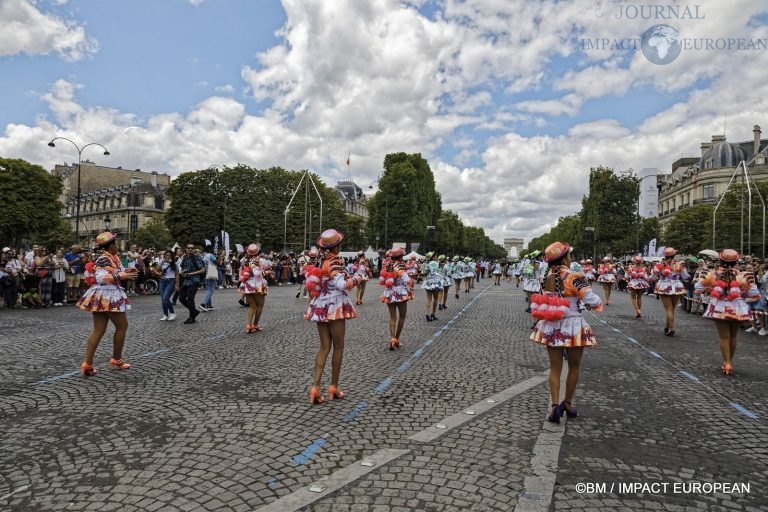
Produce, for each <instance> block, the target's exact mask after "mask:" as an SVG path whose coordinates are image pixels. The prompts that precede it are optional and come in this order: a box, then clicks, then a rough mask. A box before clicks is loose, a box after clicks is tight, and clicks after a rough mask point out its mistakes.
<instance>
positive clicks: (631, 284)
mask: <svg viewBox="0 0 768 512" xmlns="http://www.w3.org/2000/svg"><path fill="white" fill-rule="evenodd" d="M626 273H627V274H626V275H627V279H629V281H628V282H627V289H628V290H629V295H630V298H631V300H632V305H633V306H634V307H635V318H640V317H641V316H643V313H642V311H641V310H642V308H643V294H645V290H647V289H648V287H650V284H648V270H647V269H646V267H645V262H644V261H643V257H642V256H640V255H639V254H637V255H635V256H634V257H633V258H632V264H631V265H629V266H628V267H627V269H626Z"/></svg>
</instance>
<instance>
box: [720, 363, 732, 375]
mask: <svg viewBox="0 0 768 512" xmlns="http://www.w3.org/2000/svg"><path fill="white" fill-rule="evenodd" d="M722 370H723V374H725V375H733V365H732V364H731V363H725V364H724V365H723V368H722Z"/></svg>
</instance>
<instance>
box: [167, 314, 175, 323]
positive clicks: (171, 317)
mask: <svg viewBox="0 0 768 512" xmlns="http://www.w3.org/2000/svg"><path fill="white" fill-rule="evenodd" d="M174 320H176V313H171V314H170V315H168V321H169V322H173V321H174Z"/></svg>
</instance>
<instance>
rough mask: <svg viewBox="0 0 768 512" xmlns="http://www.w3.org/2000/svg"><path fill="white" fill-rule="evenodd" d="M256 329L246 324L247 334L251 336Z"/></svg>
mask: <svg viewBox="0 0 768 512" xmlns="http://www.w3.org/2000/svg"><path fill="white" fill-rule="evenodd" d="M254 327H256V326H255V325H253V324H245V332H246V333H249V334H250V333H252V332H254V331H255V330H256V329H254Z"/></svg>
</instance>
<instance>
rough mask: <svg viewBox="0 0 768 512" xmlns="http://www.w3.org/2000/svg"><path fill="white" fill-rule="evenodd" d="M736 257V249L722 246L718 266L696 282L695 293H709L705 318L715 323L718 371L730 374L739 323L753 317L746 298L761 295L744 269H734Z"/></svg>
mask: <svg viewBox="0 0 768 512" xmlns="http://www.w3.org/2000/svg"><path fill="white" fill-rule="evenodd" d="M739 258H740V256H739V253H738V252H737V251H735V250H733V249H724V250H723V251H722V252H721V253H720V264H719V266H718V267H717V270H713V271H711V272H709V273H708V274H707V275H706V276H705V277H704V278H703V279H700V280H699V281H698V282H697V283H696V286H695V291H696V293H708V294H709V298H710V300H709V304H708V305H707V310H706V311H705V312H704V318H711V319H712V320H714V321H715V326H717V335H718V338H719V339H720V352H721V353H722V355H723V365H722V366H721V367H720V371H721V372H723V373H724V374H725V375H733V355H734V354H735V353H736V336H737V335H738V333H739V326H740V324H741V323H742V322H744V321H745V320H750V319H751V318H752V312H751V311H750V308H749V304H747V302H746V301H745V299H750V300H757V299H759V298H760V292H759V291H758V289H757V286H756V285H755V283H754V282H750V281H749V279H748V278H747V276H746V275H745V274H744V273H743V272H739V271H738V270H736V268H735V266H736V264H737V263H738V262H739Z"/></svg>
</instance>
